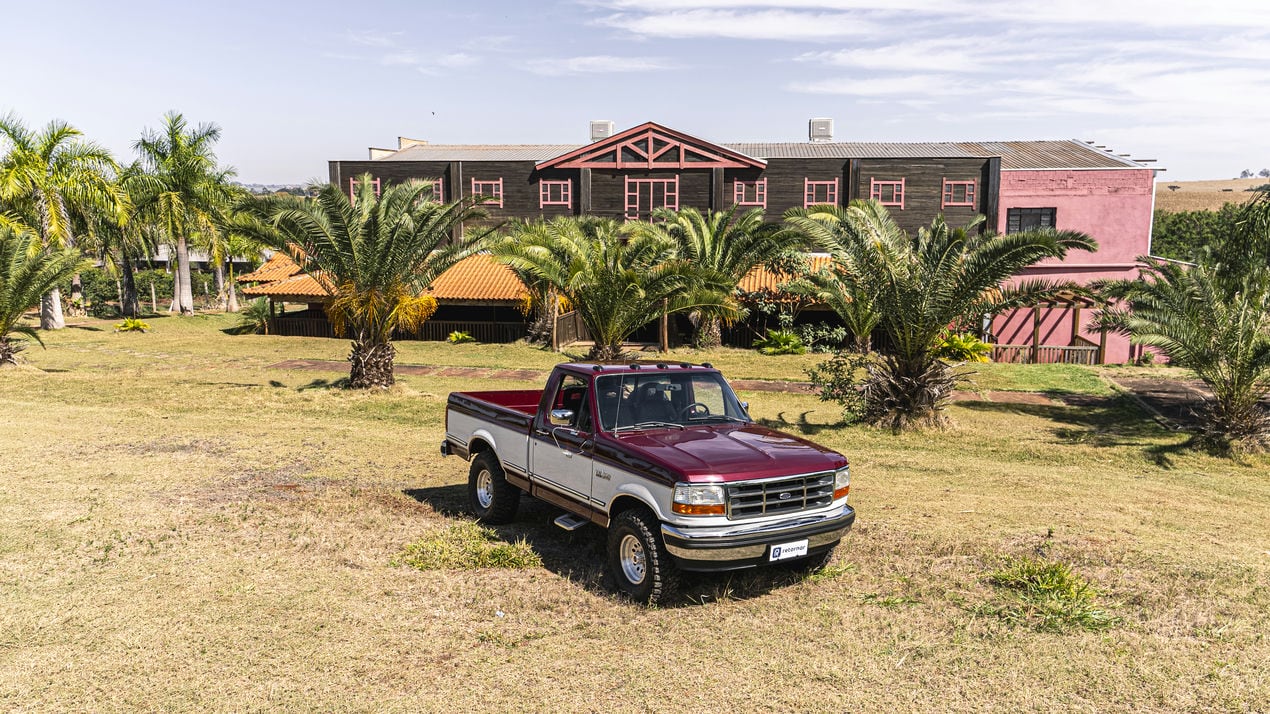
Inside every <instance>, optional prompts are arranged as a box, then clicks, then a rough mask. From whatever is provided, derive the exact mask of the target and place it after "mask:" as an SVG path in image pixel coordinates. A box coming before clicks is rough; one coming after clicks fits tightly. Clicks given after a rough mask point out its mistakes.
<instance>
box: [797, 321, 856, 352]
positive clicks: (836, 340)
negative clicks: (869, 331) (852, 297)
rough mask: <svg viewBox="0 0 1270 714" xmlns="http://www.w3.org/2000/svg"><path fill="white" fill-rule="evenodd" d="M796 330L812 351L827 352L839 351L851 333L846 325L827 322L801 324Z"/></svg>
mask: <svg viewBox="0 0 1270 714" xmlns="http://www.w3.org/2000/svg"><path fill="white" fill-rule="evenodd" d="M794 331H795V332H796V333H797V334H798V338H799V339H800V340H802V341H803V344H804V345H807V347H808V348H810V349H811V351H812V352H825V353H832V352H837V351H838V350H839V349H841V348H842V343H843V342H846V341H847V337H848V336H850V334H851V332H850V331H849V330H847V327H846V325H831V324H829V323H827V322H817V323H815V324H811V325H799V326H798V327H796V328H794Z"/></svg>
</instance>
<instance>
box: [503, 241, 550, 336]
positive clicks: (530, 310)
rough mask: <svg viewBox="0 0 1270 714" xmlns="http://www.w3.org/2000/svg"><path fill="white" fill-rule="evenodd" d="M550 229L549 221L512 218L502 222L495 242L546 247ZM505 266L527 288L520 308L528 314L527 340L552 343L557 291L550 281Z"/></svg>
mask: <svg viewBox="0 0 1270 714" xmlns="http://www.w3.org/2000/svg"><path fill="white" fill-rule="evenodd" d="M552 230H553V228H552V224H550V223H547V222H545V221H542V220H536V221H529V220H516V221H512V222H511V223H509V224H508V225H507V226H506V228H505V229H504V233H503V235H502V237H500V238H499V239H498V242H502V241H510V242H512V243H526V244H528V243H533V244H535V245H541V246H548V247H549V246H552V245H554V244H555V242H554V241H553V240H552V239H551V235H550V234H551V231H552ZM491 248H492V250H493V251H494V252H495V253H498V252H499V250H498V248H497V246H496V245H492V246H491ZM507 267H508V268H509V269H510V270H511V271H512V272H513V273H515V274H516V277H517V278H519V279H520V282H521V283H522V284H524V286H525V289H526V290H527V291H528V295H527V296H526V298H527V299H526V301H525V306H524V312H525V314H526V316H527V317H529V318H530V323H529V340H530V341H531V342H540V343H543V344H545V345H547V346H551V347H554V344H553V342H554V339H555V338H554V336H555V326H556V320H557V318H558V317H559V314H560V309H561V305H560V302H561V301H560V294H559V291H558V290H556V288H555V286H554V285H552V284H551V282H550V281H548V280H545V279H544V278H542V277H540V276H538V275H537V274H535V273H533V272H532V271H529V270H525V269H522V268H518V267H516V266H514V265H509V266H507Z"/></svg>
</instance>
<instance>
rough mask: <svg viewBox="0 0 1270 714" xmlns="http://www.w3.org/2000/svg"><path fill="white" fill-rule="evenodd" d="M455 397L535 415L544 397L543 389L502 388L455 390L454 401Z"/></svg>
mask: <svg viewBox="0 0 1270 714" xmlns="http://www.w3.org/2000/svg"><path fill="white" fill-rule="evenodd" d="M454 397H461V398H462V397H466V398H467V399H469V400H472V401H477V402H485V403H486V404H495V405H497V406H500V407H506V408H507V409H514V410H516V411H518V412H524V413H525V414H528V415H529V416H533V415H535V414H537V413H538V402H539V401H540V400H541V399H542V390H541V389H500V390H497V391H489V392H454V393H452V394H451V395H450V399H451V400H452V401H453V400H454Z"/></svg>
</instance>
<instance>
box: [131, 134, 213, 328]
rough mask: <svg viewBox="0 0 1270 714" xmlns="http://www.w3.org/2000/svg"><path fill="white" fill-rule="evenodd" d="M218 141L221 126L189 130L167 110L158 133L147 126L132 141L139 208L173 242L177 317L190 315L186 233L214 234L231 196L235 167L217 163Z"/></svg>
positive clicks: (190, 296)
mask: <svg viewBox="0 0 1270 714" xmlns="http://www.w3.org/2000/svg"><path fill="white" fill-rule="evenodd" d="M219 139H220V128H219V127H217V126H216V125H215V124H200V125H198V126H197V127H195V128H193V129H191V128H190V127H189V123H188V122H187V121H186V120H185V117H183V116H182V115H181V114H179V113H177V112H168V113H167V114H165V115H164V116H163V128H162V130H161V131H158V132H153V131H149V130H147V131H145V132H144V133H143V134H142V136H141V138H140V139H139V140H137V141H136V142H135V143H134V144H133V149H135V150H136V151H137V153H138V154H139V155H140V157H141V163H142V165H143V166H144V167H145V169H146V176H147V178H146V180H144V181H142V180H138V181H137V183H136V186H137V196H136V200H137V201H138V210H139V212H140V213H141V214H142V216H143V217H144V219H145V220H147V221H150V222H153V223H155V224H157V225H159V226H161V227H162V228H163V231H164V233H165V234H166V235H167V239H168V240H170V241H172V242H173V243H175V246H176V264H177V272H176V286H175V293H176V295H175V297H176V304H177V309H178V310H179V311H180V313H181V314H182V315H190V314H193V313H194V291H193V288H192V285H191V282H190V249H189V241H190V237H191V235H193V234H195V233H212V232H214V231H215V230H216V222H217V220H218V217H217V211H218V210H221V209H222V208H223V207H224V206H225V205H227V204H228V203H229V202H230V201H231V200H232V199H233V197H234V192H233V190H232V187H231V186H230V185H229V180H230V179H231V178H233V177H234V175H235V173H234V170H233V169H229V168H220V167H219V166H217V163H216V154H215V153H214V151H213V147H214V145H215V144H216V142H217V141H218V140H219Z"/></svg>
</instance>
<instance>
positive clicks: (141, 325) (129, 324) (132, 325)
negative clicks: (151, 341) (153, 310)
mask: <svg viewBox="0 0 1270 714" xmlns="http://www.w3.org/2000/svg"><path fill="white" fill-rule="evenodd" d="M149 331H150V325H149V324H147V323H145V322H142V321H141V320H138V319H137V318H135V317H125V318H124V319H123V322H121V323H119V324H118V325H115V332H149Z"/></svg>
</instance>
